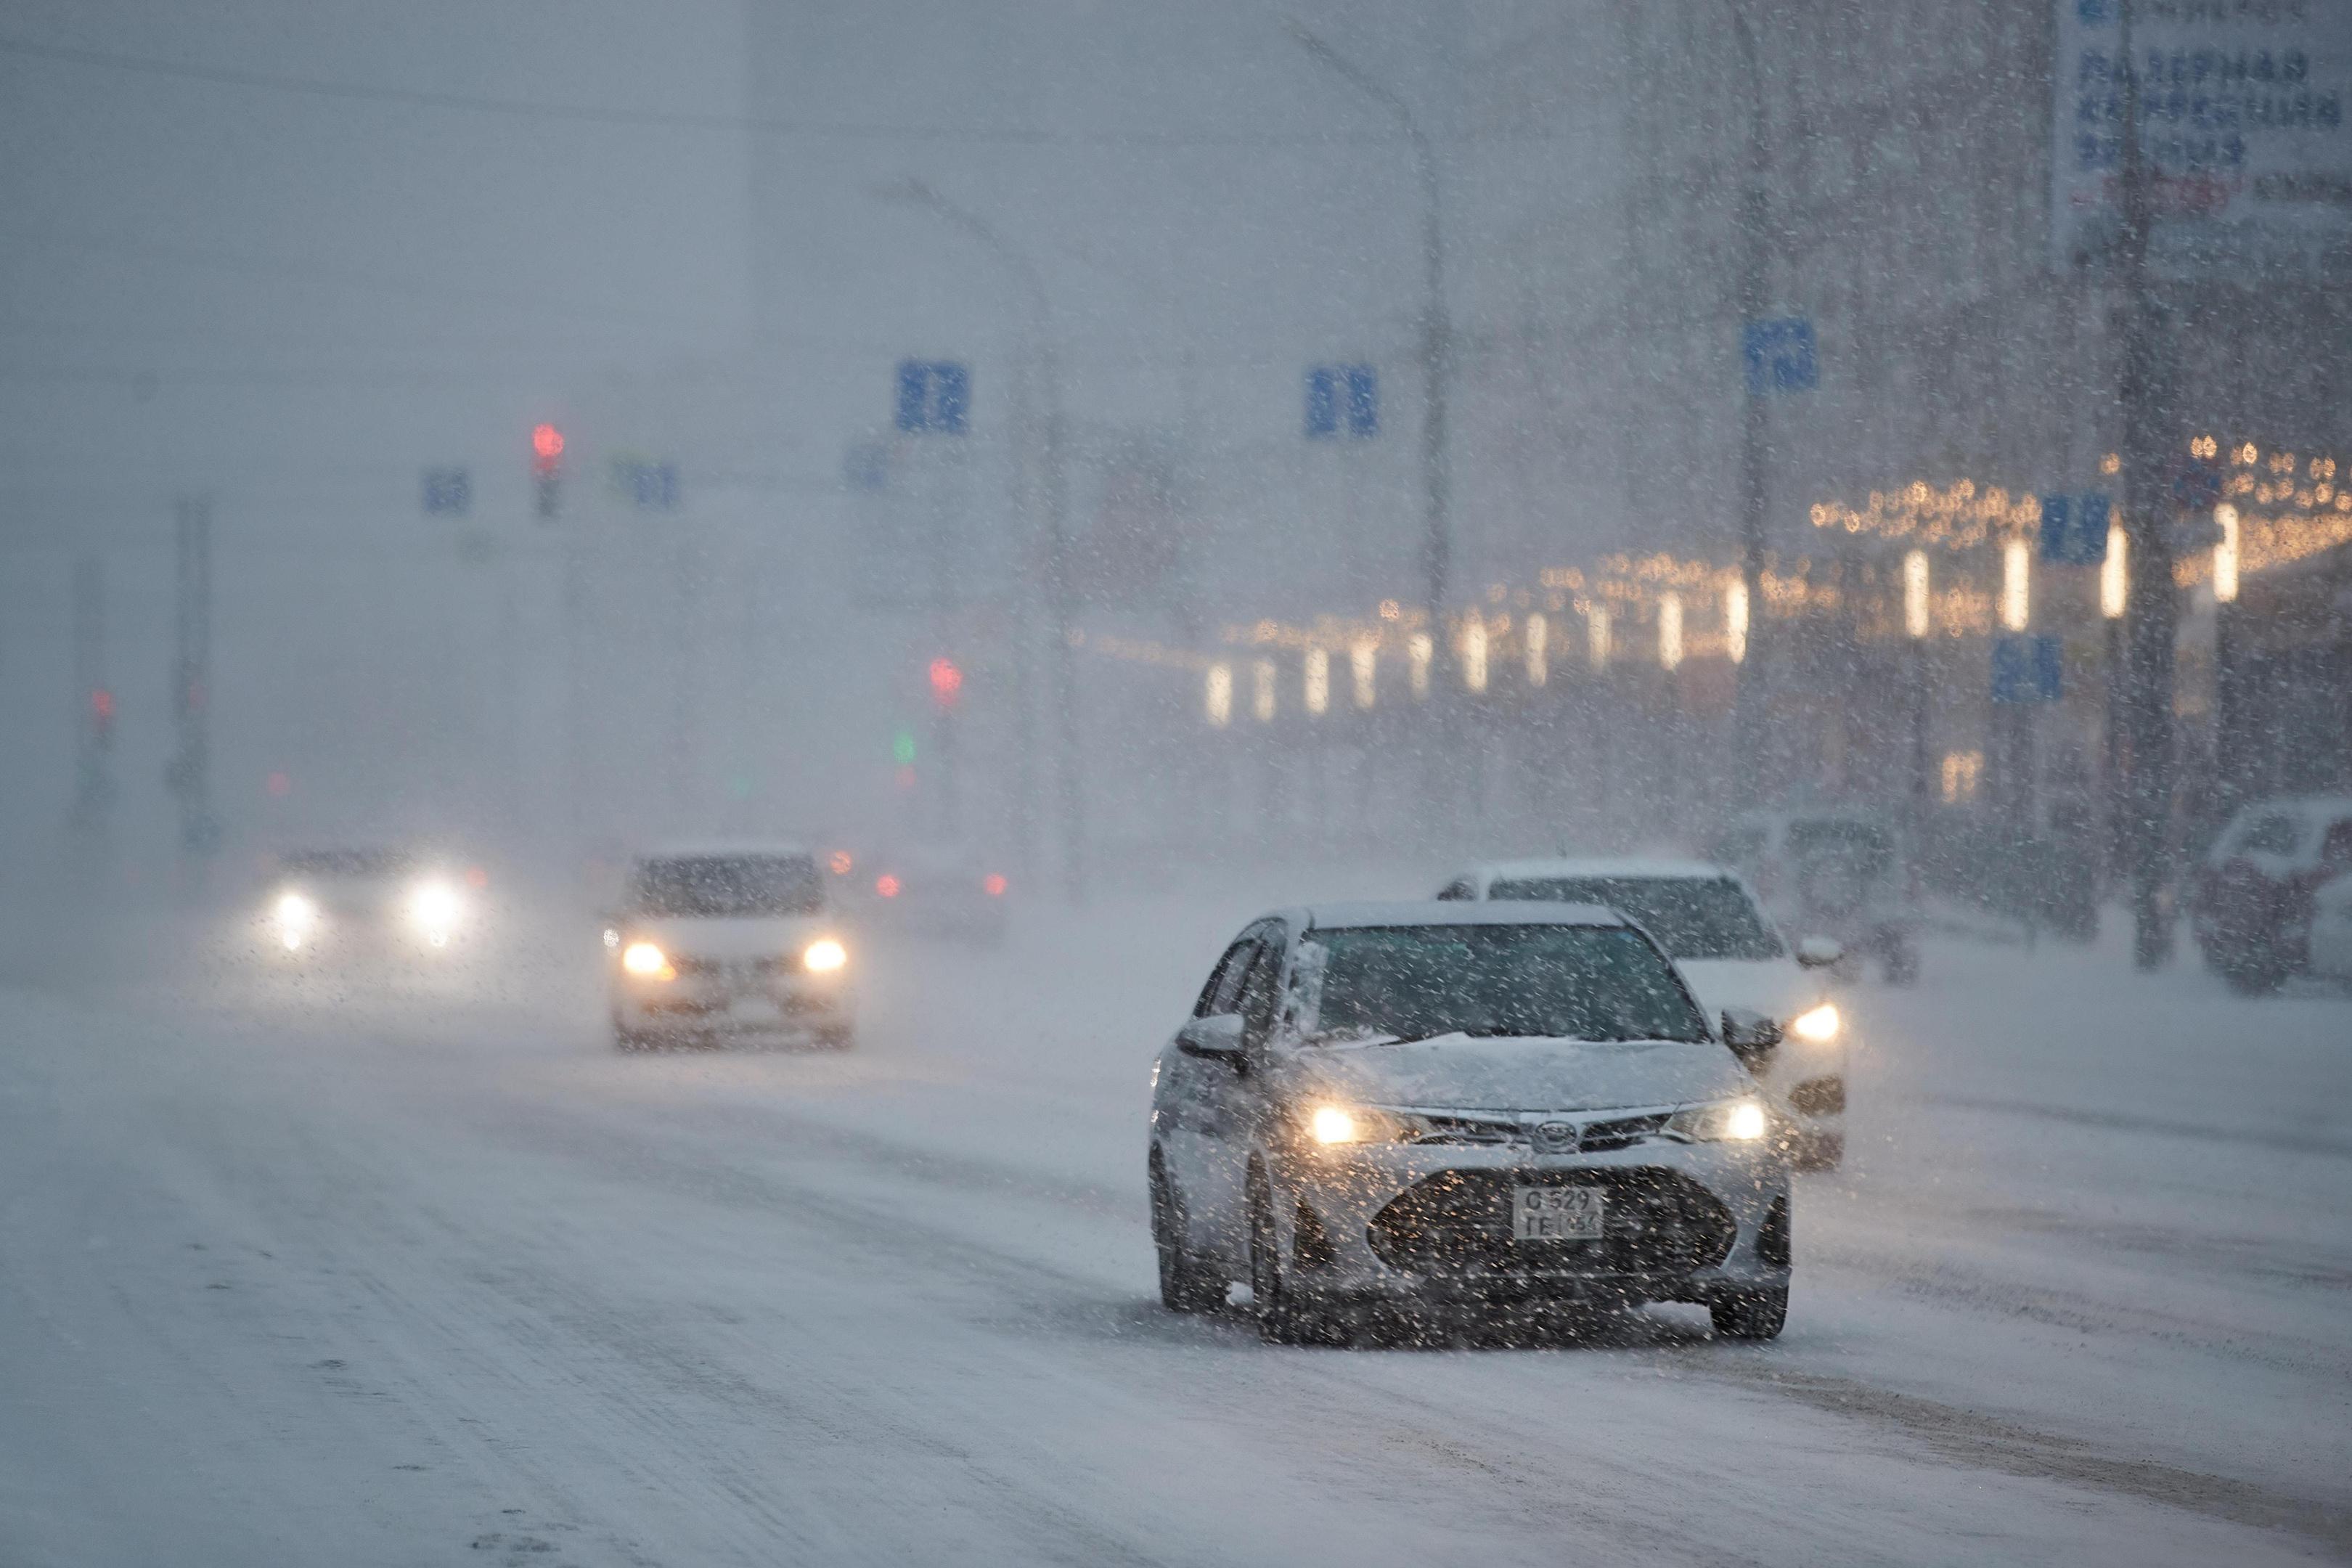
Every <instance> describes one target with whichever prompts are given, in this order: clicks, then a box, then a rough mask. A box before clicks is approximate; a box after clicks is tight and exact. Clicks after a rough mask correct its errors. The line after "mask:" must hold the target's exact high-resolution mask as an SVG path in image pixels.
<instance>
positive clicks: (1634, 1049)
mask: <svg viewBox="0 0 2352 1568" xmlns="http://www.w3.org/2000/svg"><path fill="white" fill-rule="evenodd" d="M1297 1072H1298V1074H1299V1076H1300V1078H1301V1079H1302V1080H1303V1081H1302V1087H1303V1088H1305V1089H1307V1091H1308V1092H1319V1093H1327V1094H1330V1095H1332V1096H1334V1097H1338V1098H1344V1099H1349V1100H1355V1101H1356V1102H1357V1103H1359V1104H1364V1105H1394V1106H1411V1107H1417V1108H1426V1109H1428V1110H1611V1109H1613V1108H1616V1107H1619V1106H1629V1105H1679V1104H1684V1103H1686V1102H1689V1101H1693V1100H1717V1099H1721V1098H1723V1097H1724V1096H1726V1095H1731V1094H1737V1093H1738V1092H1739V1091H1741V1090H1742V1089H1751V1088H1753V1087H1754V1085H1753V1082H1752V1080H1751V1079H1749V1078H1748V1074H1747V1072H1746V1071H1745V1070H1744V1069H1743V1068H1741V1067H1740V1065H1739V1063H1738V1059H1737V1058H1734V1057H1733V1056H1732V1054H1731V1053H1730V1052H1729V1051H1727V1050H1725V1049H1724V1048H1723V1047H1721V1046H1719V1045H1717V1044H1716V1043H1715V1042H1714V1041H1712V1040H1700V1041H1686V1040H1627V1041H1596V1040H1557V1039H1541V1038H1537V1039H1527V1038H1516V1037H1513V1038H1501V1039H1486V1038H1478V1039H1473V1038H1471V1037H1468V1036H1466V1035H1441V1036H1439V1037H1437V1038H1435V1039H1432V1040H1418V1041H1415V1042H1413V1043H1412V1044H1411V1045H1398V1046H1322V1047H1307V1048H1306V1049H1304V1050H1301V1051H1300V1052H1299V1053H1298V1056H1297Z"/></svg>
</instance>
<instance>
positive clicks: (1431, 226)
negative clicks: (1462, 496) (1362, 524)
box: [1289, 21, 1454, 627]
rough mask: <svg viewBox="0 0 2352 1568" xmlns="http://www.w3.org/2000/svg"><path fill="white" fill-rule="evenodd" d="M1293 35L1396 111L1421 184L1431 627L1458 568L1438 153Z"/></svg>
mask: <svg viewBox="0 0 2352 1568" xmlns="http://www.w3.org/2000/svg"><path fill="white" fill-rule="evenodd" d="M1289 26H1290V36H1291V37H1294V38H1296V39H1297V41H1298V46H1299V47H1301V48H1303V49H1305V50H1306V51H1307V53H1308V54H1309V55H1311V56H1312V57H1314V58H1315V60H1316V62H1317V63H1318V65H1321V66H1323V67H1324V68H1327V69H1328V70H1329V71H1331V72H1332V74H1334V75H1335V76H1338V77H1339V79H1341V80H1343V81H1345V82H1347V83H1348V84H1349V86H1350V87H1353V88H1354V89H1356V90H1357V91H1359V92H1360V93H1362V94H1363V95H1364V96H1365V97H1366V98H1369V99H1370V100H1372V101H1373V102H1374V103H1377V104H1379V105H1380V106H1381V108H1382V109H1385V110H1388V111H1389V112H1390V113H1391V114H1392V115H1394V116H1395V117H1396V119H1397V122H1398V123H1399V124H1400V125H1402V126H1403V127H1404V133H1405V139H1406V140H1407V141H1408V142H1411V143H1412V162H1413V171H1414V173H1415V174H1416V175H1417V176H1418V177H1419V179H1420V182H1421V199H1422V223H1421V265H1422V291H1423V293H1422V318H1421V376H1422V386H1423V397H1424V398H1425V399H1426V400H1427V402H1426V408H1425V412H1424V415H1423V420H1422V427H1421V477H1422V490H1423V506H1424V509H1425V520H1426V532H1425V533H1424V535H1423V541H1422V556H1421V560H1422V572H1423V589H1422V592H1423V596H1424V597H1425V599H1426V601H1427V604H1428V608H1429V625H1430V626H1432V627H1435V626H1440V625H1442V624H1443V623H1444V612H1445V593H1446V587H1447V578H1448V576H1449V574H1451V573H1452V571H1453V566H1454V526H1453V521H1452V515H1451V505H1452V494H1451V492H1452V489H1453V474H1452V471H1451V468H1450V467H1449V464H1450V460H1451V455H1450V453H1449V452H1448V450H1447V447H1446V440H1445V421H1446V395H1447V393H1448V391H1449V385H1448V384H1449V382H1450V381H1451V379H1452V377H1453V373H1454V363H1453V356H1454V327H1453V323H1452V321H1450V320H1449V319H1448V318H1447V315H1446V310H1445V241H1444V216H1443V210H1442V208H1441V206H1440V205H1439V199H1438V196H1439V192H1438V184H1437V156H1436V151H1435V149H1434V148H1433V146H1432V145H1431V143H1430V140H1429V136H1428V133H1427V132H1424V131H1423V130H1422V128H1421V121H1418V120H1417V119H1415V118H1414V117H1413V112H1412V105H1411V104H1409V103H1407V102H1406V101H1405V100H1404V99H1403V98H1402V96H1401V95H1400V94H1398V93H1397V92H1395V91H1394V90H1392V89H1390V88H1388V87H1385V86H1383V85H1382V84H1381V83H1380V82H1378V81H1375V80H1373V79H1371V78H1370V77H1369V76H1367V75H1365V74H1364V73H1363V72H1362V71H1361V70H1360V69H1358V68H1357V67H1356V66H1355V64H1354V63H1353V62H1352V61H1350V60H1349V59H1348V58H1346V57H1345V56H1343V55H1341V54H1340V53H1339V51H1338V50H1336V49H1334V48H1333V47H1331V46H1330V45H1328V44H1327V43H1325V42H1324V41H1323V40H1322V39H1321V38H1319V37H1316V35H1315V34H1313V33H1311V32H1309V31H1307V28H1306V27H1304V26H1300V25H1299V24H1298V23H1297V22H1296V21H1293V22H1291V23H1290V24H1289Z"/></svg>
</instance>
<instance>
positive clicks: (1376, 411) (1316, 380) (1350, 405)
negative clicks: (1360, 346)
mask: <svg viewBox="0 0 2352 1568" xmlns="http://www.w3.org/2000/svg"><path fill="white" fill-rule="evenodd" d="M1343 418H1344V419H1345V422H1346V429H1347V433H1348V434H1349V436H1351V437H1356V438H1357V439H1359V440H1361V439H1364V438H1366V437H1372V436H1377V435H1379V434H1380V430H1381V379H1380V373H1379V372H1378V371H1376V370H1374V369H1373V368H1372V367H1371V366H1370V365H1368V364H1318V365H1310V366H1309V367H1307V438H1308V439H1309V440H1323V439H1328V438H1331V437H1337V436H1338V435H1339V431H1340V428H1341V421H1342V419H1343Z"/></svg>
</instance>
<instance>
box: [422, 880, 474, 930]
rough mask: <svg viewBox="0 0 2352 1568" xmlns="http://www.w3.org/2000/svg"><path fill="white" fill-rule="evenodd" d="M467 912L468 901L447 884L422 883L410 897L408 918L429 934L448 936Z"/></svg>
mask: <svg viewBox="0 0 2352 1568" xmlns="http://www.w3.org/2000/svg"><path fill="white" fill-rule="evenodd" d="M465 912H466V900H465V899H464V898H463V897H461V896H460V895H459V894H458V892H457V889H455V888H453V887H451V886H450V885H449V884H448V883H446V882H422V883H419V884H418V885H417V889H416V890H415V892H413V893H411V894H410V895H409V896H408V917H409V919H411V920H413V921H415V922H416V923H417V925H418V926H419V927H420V928H422V929H423V930H424V931H426V932H428V933H431V932H436V931H437V932H441V933H444V934H446V933H447V931H448V930H449V928H450V927H451V926H454V925H456V924H457V921H458V918H459V917H460V916H462V915H463V914H464V913H465Z"/></svg>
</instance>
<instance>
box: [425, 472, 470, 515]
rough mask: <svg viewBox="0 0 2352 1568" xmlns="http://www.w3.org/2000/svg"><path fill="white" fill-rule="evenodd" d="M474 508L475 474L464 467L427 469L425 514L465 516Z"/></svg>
mask: <svg viewBox="0 0 2352 1568" xmlns="http://www.w3.org/2000/svg"><path fill="white" fill-rule="evenodd" d="M473 510H474V476H473V475H472V474H471V473H470V472H468V471H467V470H466V469H464V468H427V469H425V515H426V516H427V517H465V516H467V515H468V514H469V513H471V512H472V511H473Z"/></svg>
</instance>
